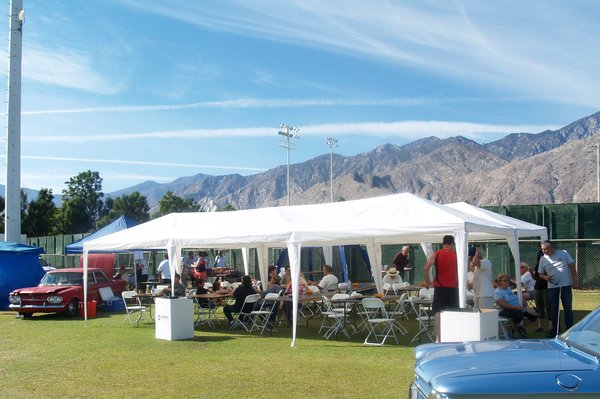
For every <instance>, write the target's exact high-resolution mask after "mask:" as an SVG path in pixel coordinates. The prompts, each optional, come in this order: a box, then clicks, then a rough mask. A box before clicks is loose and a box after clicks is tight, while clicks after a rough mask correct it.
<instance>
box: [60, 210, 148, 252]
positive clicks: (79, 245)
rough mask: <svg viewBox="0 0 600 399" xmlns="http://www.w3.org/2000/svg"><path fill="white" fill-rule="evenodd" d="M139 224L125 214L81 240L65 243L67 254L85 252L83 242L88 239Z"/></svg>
mask: <svg viewBox="0 0 600 399" xmlns="http://www.w3.org/2000/svg"><path fill="white" fill-rule="evenodd" d="M138 224H139V223H138V222H136V221H135V220H133V219H130V218H128V217H127V216H125V215H123V216H121V217H120V218H118V219H117V220H115V221H114V222H112V223H110V224H107V225H106V226H104V227H103V228H101V229H100V230H98V231H95V232H93V233H92V234H90V235H89V236H86V237H83V238H82V239H81V240H78V241H75V242H73V243H71V244H69V245H65V254H67V255H72V254H81V253H83V243H84V242H86V241H88V240H93V239H96V238H100V237H102V236H105V235H108V234H112V233H116V232H117V231H121V230H126V229H128V228H130V227H133V226H136V225H138Z"/></svg>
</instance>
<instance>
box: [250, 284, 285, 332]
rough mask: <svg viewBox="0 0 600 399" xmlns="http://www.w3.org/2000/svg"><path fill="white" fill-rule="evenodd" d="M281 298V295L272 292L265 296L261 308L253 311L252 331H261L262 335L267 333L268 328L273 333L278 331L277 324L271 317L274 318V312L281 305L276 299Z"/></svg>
mask: <svg viewBox="0 0 600 399" xmlns="http://www.w3.org/2000/svg"><path fill="white" fill-rule="evenodd" d="M277 298H279V294H277V293H274V292H270V293H268V294H267V295H265V298H264V299H263V301H262V303H261V305H260V308H259V309H258V310H253V311H252V316H253V319H252V328H251V329H250V331H254V330H260V334H261V335H262V333H264V332H265V330H266V329H267V328H269V329H270V330H271V331H277V329H276V328H275V323H274V322H272V321H271V317H272V316H273V311H274V310H275V307H276V306H277V305H278V304H279V302H278V301H276V299H277Z"/></svg>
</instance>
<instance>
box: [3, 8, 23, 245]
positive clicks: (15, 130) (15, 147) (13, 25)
mask: <svg viewBox="0 0 600 399" xmlns="http://www.w3.org/2000/svg"><path fill="white" fill-rule="evenodd" d="M24 22H25V14H24V12H23V0H11V2H10V32H9V49H8V55H9V61H8V110H7V129H6V193H5V194H6V195H5V198H6V204H5V209H6V212H5V217H6V219H5V224H4V240H5V241H11V242H21V58H22V54H23V52H22V40H23V23H24Z"/></svg>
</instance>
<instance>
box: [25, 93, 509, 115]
mask: <svg viewBox="0 0 600 399" xmlns="http://www.w3.org/2000/svg"><path fill="white" fill-rule="evenodd" d="M496 100H502V99H499V98H494V99H489V98H488V99H482V98H473V97H458V98H455V97H444V98H442V97H435V98H428V97H413V98H409V97H405V98H348V99H344V98H321V99H317V98H306V99H293V98H281V99H263V98H239V99H234V100H224V101H203V102H196V103H187V104H159V105H125V106H114V107H89V108H70V109H47V110H37V111H24V112H22V114H23V115H47V114H79V113H105V112H148V111H179V110H188V109H245V108H257V109H258V108H299V107H340V106H341V107H411V106H427V105H439V104H450V103H458V102H462V103H465V102H473V103H477V102H489V101H496ZM517 100H518V99H517Z"/></svg>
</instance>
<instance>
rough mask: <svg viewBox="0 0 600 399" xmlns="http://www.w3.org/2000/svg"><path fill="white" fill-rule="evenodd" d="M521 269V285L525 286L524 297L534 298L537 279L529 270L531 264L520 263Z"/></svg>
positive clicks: (525, 298) (527, 298)
mask: <svg viewBox="0 0 600 399" xmlns="http://www.w3.org/2000/svg"><path fill="white" fill-rule="evenodd" d="M519 267H520V270H521V285H522V286H523V291H524V292H523V299H524V300H526V301H527V300H530V299H533V293H534V290H535V288H534V287H535V280H534V279H533V276H532V275H531V272H530V271H529V264H527V262H521V264H520V265H519Z"/></svg>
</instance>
